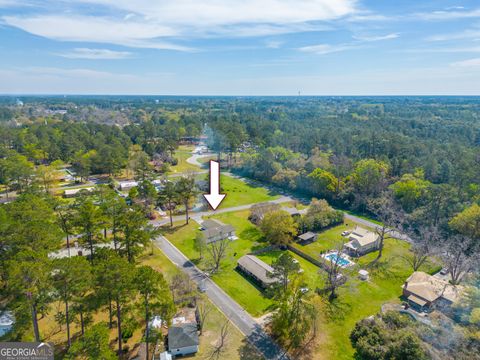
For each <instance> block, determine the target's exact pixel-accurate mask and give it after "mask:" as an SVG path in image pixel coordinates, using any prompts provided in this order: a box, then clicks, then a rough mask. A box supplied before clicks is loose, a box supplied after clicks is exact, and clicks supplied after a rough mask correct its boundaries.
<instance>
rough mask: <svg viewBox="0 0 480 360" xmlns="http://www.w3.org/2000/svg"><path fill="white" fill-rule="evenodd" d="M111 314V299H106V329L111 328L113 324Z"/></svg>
mask: <svg viewBox="0 0 480 360" xmlns="http://www.w3.org/2000/svg"><path fill="white" fill-rule="evenodd" d="M112 318H113V314H112V299H111V298H110V297H108V328H109V329H111V328H112V326H113V325H112V324H113V320H112Z"/></svg>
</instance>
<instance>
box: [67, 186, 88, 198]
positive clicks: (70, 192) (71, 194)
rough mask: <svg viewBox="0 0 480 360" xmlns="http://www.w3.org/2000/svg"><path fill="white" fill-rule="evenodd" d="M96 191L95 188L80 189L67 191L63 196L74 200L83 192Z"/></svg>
mask: <svg viewBox="0 0 480 360" xmlns="http://www.w3.org/2000/svg"><path fill="white" fill-rule="evenodd" d="M93 190H94V188H93V187H85V188H78V189H67V190H65V192H64V193H63V196H64V197H66V198H72V197H75V196H77V195H78V194H79V193H80V192H81V191H86V192H92V191H93Z"/></svg>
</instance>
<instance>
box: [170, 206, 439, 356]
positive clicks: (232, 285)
mask: <svg viewBox="0 0 480 360" xmlns="http://www.w3.org/2000/svg"><path fill="white" fill-rule="evenodd" d="M247 217H248V211H239V212H231V213H225V214H219V215H215V216H214V218H216V219H219V220H221V221H223V222H224V223H228V224H231V225H233V226H234V227H235V229H236V232H237V236H238V237H239V238H240V239H238V240H236V241H234V242H233V243H232V247H231V249H230V250H229V253H228V256H227V258H226V259H225V260H224V261H223V262H222V266H221V271H220V272H219V273H218V274H215V275H213V276H212V278H213V279H214V281H215V282H216V283H217V284H218V285H219V286H221V287H222V288H223V289H224V290H225V291H226V292H227V293H228V294H229V295H230V296H232V297H233V298H234V299H235V300H236V301H237V302H238V303H239V304H240V305H242V306H243V307H244V308H245V309H246V310H247V311H248V312H249V313H250V314H252V315H253V316H260V315H262V314H265V313H267V312H269V311H270V310H271V305H272V302H271V300H270V299H268V298H267V297H265V296H264V295H263V294H262V292H261V291H260V290H259V289H258V288H257V287H255V286H254V285H253V284H252V283H250V282H249V281H248V280H247V279H246V278H245V277H244V276H243V275H241V274H240V273H238V272H237V271H236V270H235V269H234V268H235V264H236V261H237V259H238V258H239V257H241V256H242V255H244V254H246V253H248V252H249V251H251V250H252V249H257V248H261V247H263V246H265V245H266V244H265V243H264V242H263V241H262V236H261V234H260V232H259V231H258V230H257V228H256V227H255V226H253V225H252V224H251V223H250V222H249V221H248V219H247ZM195 226H196V225H195ZM353 226H355V223H352V222H351V221H347V222H346V224H342V225H339V226H337V227H334V228H331V229H328V230H326V231H324V232H322V233H320V234H319V237H318V240H317V241H316V242H315V243H313V244H309V245H306V246H301V245H295V246H297V247H298V248H300V249H301V250H302V251H304V252H307V253H308V254H310V255H311V256H313V257H315V258H317V257H319V254H320V252H321V251H326V250H330V249H332V248H334V247H335V245H336V244H337V243H338V242H339V241H341V239H342V238H341V235H340V234H341V232H342V231H344V230H345V229H350V228H352V227H353ZM193 228H194V227H193V226H192V232H190V230H187V229H186V228H185V227H179V228H178V229H177V230H176V231H175V232H173V233H172V234H171V236H170V238H171V239H172V241H173V242H174V243H175V244H176V245H177V246H178V247H179V248H180V249H181V250H182V251H183V252H184V253H185V254H187V256H189V257H190V258H191V259H192V260H194V261H195V262H196V263H197V264H198V265H199V266H200V267H203V268H207V262H206V260H205V259H203V260H200V258H199V254H198V252H197V251H196V250H195V249H194V246H193V239H194V232H193ZM167 237H168V235H167ZM409 246H410V245H409V244H408V243H406V242H404V241H401V240H396V239H386V240H385V247H384V252H383V257H382V258H381V260H380V261H379V262H378V263H377V264H376V266H374V267H371V266H370V267H369V264H370V263H371V262H372V260H373V259H374V258H375V257H376V256H377V253H376V252H373V253H370V254H367V255H365V256H363V257H361V258H360V259H358V260H356V265H355V266H354V267H352V268H350V269H349V270H347V271H346V272H347V275H348V278H349V281H348V282H347V284H346V285H345V286H344V287H342V288H341V289H339V296H338V298H337V299H336V300H334V301H333V302H331V303H330V302H329V301H328V300H327V299H326V298H325V297H324V296H320V295H318V294H316V293H315V292H314V290H315V289H317V288H322V287H323V284H324V278H323V276H322V273H321V272H320V273H319V269H318V268H317V267H316V266H315V265H313V264H311V263H309V262H308V261H306V260H304V259H302V258H300V257H299V256H297V255H295V254H293V253H292V255H293V256H294V257H295V258H296V259H297V260H298V261H299V263H300V266H301V268H302V269H303V270H304V273H303V275H302V276H303V277H304V279H305V282H306V284H307V286H308V287H309V288H310V289H311V292H310V293H311V294H312V302H313V303H314V304H315V307H316V308H317V310H318V311H317V314H318V316H319V326H320V329H321V331H320V333H321V334H320V335H319V337H318V340H317V342H316V343H315V345H314V349H312V350H313V353H314V358H315V359H352V358H353V357H354V350H353V348H352V346H351V344H350V339H349V335H350V332H351V331H352V329H353V327H354V325H355V323H356V322H357V321H359V320H361V319H363V318H365V317H367V316H370V315H373V314H375V313H377V312H378V311H380V309H381V306H382V304H384V303H387V302H399V301H400V296H401V285H402V284H403V283H404V281H405V279H406V278H407V277H408V276H409V275H410V274H411V273H412V269H411V267H410V265H409V264H408V262H407V261H406V260H405V258H406V257H409V256H411V255H410V252H409ZM281 253H282V252H281V251H272V252H268V253H263V254H261V255H258V257H259V258H260V259H262V260H263V261H265V262H267V263H269V264H271V263H272V262H273V261H274V260H275V259H276V258H278V256H280V254H281ZM361 268H366V269H368V271H369V272H370V280H369V281H361V280H359V279H358V276H357V273H358V270H359V269H361ZM438 269H439V266H438V265H436V264H434V263H432V262H431V261H430V262H428V263H427V264H426V265H425V266H424V268H423V269H422V270H423V271H426V272H429V273H434V272H436V271H437V270H438Z"/></svg>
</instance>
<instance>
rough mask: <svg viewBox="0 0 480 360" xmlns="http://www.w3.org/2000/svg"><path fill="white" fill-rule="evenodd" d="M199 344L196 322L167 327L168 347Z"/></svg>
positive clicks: (177, 347) (178, 347) (174, 347)
mask: <svg viewBox="0 0 480 360" xmlns="http://www.w3.org/2000/svg"><path fill="white" fill-rule="evenodd" d="M198 344H199V341H198V333H197V324H193V323H191V324H178V325H173V326H171V327H170V328H169V329H168V349H169V350H171V349H180V348H183V347H187V346H196V345H198Z"/></svg>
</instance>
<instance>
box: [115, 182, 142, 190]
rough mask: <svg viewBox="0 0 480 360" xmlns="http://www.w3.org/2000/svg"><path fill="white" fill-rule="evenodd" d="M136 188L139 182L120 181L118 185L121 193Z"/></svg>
mask: <svg viewBox="0 0 480 360" xmlns="http://www.w3.org/2000/svg"><path fill="white" fill-rule="evenodd" d="M135 186H138V181H120V182H119V183H118V188H119V189H120V190H121V191H127V190H130V189H131V188H134V187H135Z"/></svg>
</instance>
